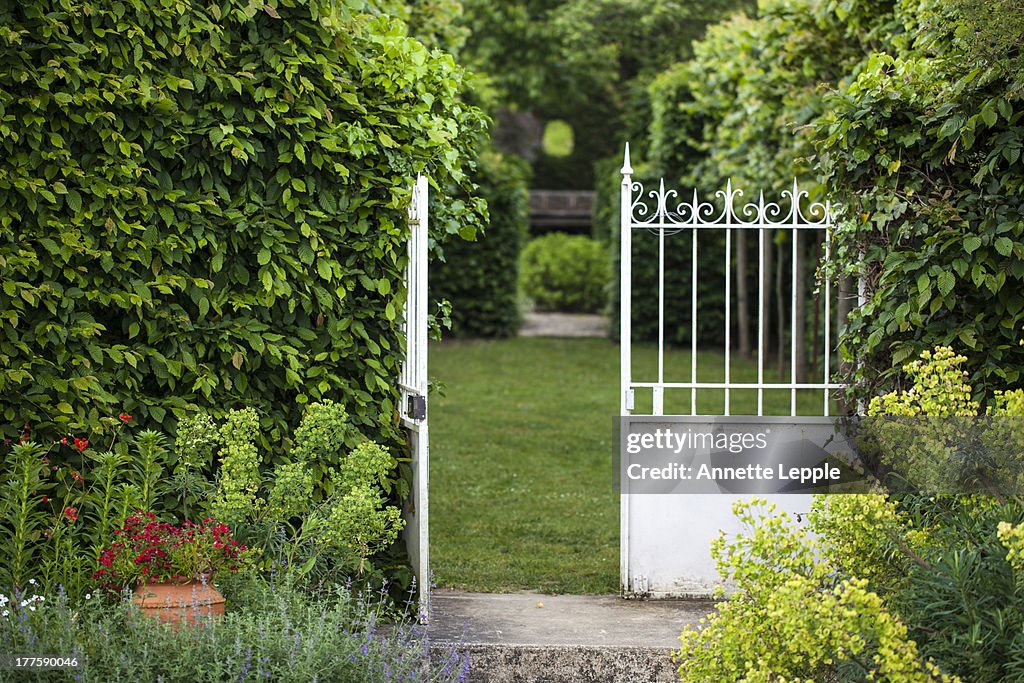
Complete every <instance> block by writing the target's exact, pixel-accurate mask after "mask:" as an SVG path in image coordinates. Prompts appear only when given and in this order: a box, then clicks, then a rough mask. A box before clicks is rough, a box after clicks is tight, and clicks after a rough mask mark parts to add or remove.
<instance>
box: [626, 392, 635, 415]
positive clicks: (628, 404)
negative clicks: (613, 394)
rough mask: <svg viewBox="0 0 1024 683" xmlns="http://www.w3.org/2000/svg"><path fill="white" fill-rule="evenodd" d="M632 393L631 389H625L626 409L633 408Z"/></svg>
mask: <svg viewBox="0 0 1024 683" xmlns="http://www.w3.org/2000/svg"><path fill="white" fill-rule="evenodd" d="M634 398H635V396H634V393H633V390H632V389H626V410H633V402H634Z"/></svg>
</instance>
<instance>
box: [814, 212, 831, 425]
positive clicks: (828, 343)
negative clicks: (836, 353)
mask: <svg viewBox="0 0 1024 683" xmlns="http://www.w3.org/2000/svg"><path fill="white" fill-rule="evenodd" d="M825 211H826V212H827V211H829V207H828V205H826V206H825ZM831 222H832V221H831V214H830V213H829V223H831ZM831 238H832V228H831V226H825V263H830V262H831V259H832V245H831V242H830V240H831ZM815 353H817V351H815ZM831 360H832V281H831V280H830V279H829V273H827V272H826V273H825V362H824V365H825V376H824V378H822V382H823V383H824V384H826V385H827V384H828V383H829V382H831V381H832V366H831V363H830V361H831ZM829 398H830V392H829V389H828V388H827V387H826V389H825V398H824V399H823V400H824V403H825V405H824V407H823V408H822V410H823V412H824V414H825V417H828V416H829V407H830V405H829V404H830V401H829Z"/></svg>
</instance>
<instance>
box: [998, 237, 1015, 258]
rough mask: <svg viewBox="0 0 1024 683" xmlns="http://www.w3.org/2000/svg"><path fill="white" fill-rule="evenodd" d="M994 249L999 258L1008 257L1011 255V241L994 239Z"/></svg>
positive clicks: (1004, 238) (1002, 238)
mask: <svg viewBox="0 0 1024 683" xmlns="http://www.w3.org/2000/svg"><path fill="white" fill-rule="evenodd" d="M995 248H996V251H997V252H999V254H1000V255H1001V256H1009V255H1010V254H1012V253H1013V240H1011V239H1009V238H1008V237H999V238H996V241H995Z"/></svg>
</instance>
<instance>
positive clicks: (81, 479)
mask: <svg viewBox="0 0 1024 683" xmlns="http://www.w3.org/2000/svg"><path fill="white" fill-rule="evenodd" d="M71 478H72V479H74V480H75V481H76V482H78V483H79V484H81V483H82V482H84V481H85V477H83V476H82V475H81V474H79V473H78V472H72V473H71Z"/></svg>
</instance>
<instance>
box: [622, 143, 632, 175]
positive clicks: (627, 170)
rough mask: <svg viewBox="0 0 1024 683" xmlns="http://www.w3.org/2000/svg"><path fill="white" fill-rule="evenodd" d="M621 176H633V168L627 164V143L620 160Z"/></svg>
mask: <svg viewBox="0 0 1024 683" xmlns="http://www.w3.org/2000/svg"><path fill="white" fill-rule="evenodd" d="M622 175H633V167H632V166H631V165H630V164H629V143H628V142H627V143H626V154H625V155H624V156H623V158H622Z"/></svg>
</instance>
